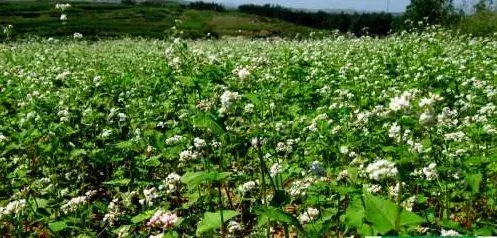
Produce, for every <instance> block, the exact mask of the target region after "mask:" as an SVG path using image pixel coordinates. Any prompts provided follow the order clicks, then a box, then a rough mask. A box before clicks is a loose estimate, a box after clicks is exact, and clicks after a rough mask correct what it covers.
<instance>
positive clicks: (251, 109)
mask: <svg viewBox="0 0 497 238" xmlns="http://www.w3.org/2000/svg"><path fill="white" fill-rule="evenodd" d="M254 107H255V106H254V104H252V103H249V104H247V105H245V113H252V112H254Z"/></svg>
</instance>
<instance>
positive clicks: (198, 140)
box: [193, 137, 207, 149]
mask: <svg viewBox="0 0 497 238" xmlns="http://www.w3.org/2000/svg"><path fill="white" fill-rule="evenodd" d="M193 145H194V146H195V148H197V149H201V148H204V147H206V146H207V142H205V140H204V139H201V138H198V137H195V139H193Z"/></svg>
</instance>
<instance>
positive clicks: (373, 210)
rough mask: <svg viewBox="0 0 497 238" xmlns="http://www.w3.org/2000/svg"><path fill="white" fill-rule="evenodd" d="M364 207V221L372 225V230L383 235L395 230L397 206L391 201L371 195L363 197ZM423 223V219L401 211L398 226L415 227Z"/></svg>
mask: <svg viewBox="0 0 497 238" xmlns="http://www.w3.org/2000/svg"><path fill="white" fill-rule="evenodd" d="M364 205H365V211H366V219H367V220H368V221H370V222H371V223H373V228H374V229H375V230H377V231H378V232H380V233H381V234H385V233H387V232H389V231H391V230H393V229H395V219H396V217H397V205H396V204H395V203H393V202H391V201H388V200H385V199H382V198H379V197H375V196H373V195H371V194H365V195H364ZM422 222H423V219H422V218H421V217H419V216H418V215H416V214H415V213H412V212H409V211H406V210H404V209H402V210H401V213H400V225H401V226H409V225H417V224H420V223H422Z"/></svg>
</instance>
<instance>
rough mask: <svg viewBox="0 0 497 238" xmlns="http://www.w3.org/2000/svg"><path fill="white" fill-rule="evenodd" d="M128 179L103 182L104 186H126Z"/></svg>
mask: <svg viewBox="0 0 497 238" xmlns="http://www.w3.org/2000/svg"><path fill="white" fill-rule="evenodd" d="M129 181H131V180H130V179H114V180H111V181H107V182H103V183H102V184H105V185H115V186H126V185H128V184H129Z"/></svg>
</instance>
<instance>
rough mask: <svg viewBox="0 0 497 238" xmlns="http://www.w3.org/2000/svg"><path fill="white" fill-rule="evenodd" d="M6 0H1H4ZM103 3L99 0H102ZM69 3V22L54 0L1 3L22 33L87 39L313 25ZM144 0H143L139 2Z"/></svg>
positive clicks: (5, 19)
mask: <svg viewBox="0 0 497 238" xmlns="http://www.w3.org/2000/svg"><path fill="white" fill-rule="evenodd" d="M0 1H1V0H0ZM97 1H98V2H97ZM97 1H94V0H88V1H81V0H78V1H64V2H70V3H71V5H72V7H71V8H69V9H68V10H67V12H66V13H65V14H66V15H67V18H68V20H67V22H66V23H65V24H63V22H61V20H60V14H61V13H60V12H58V11H57V10H56V9H55V8H54V6H55V2H51V1H50V2H49V1H21V2H19V1H8V2H6V1H3V2H0V16H2V17H0V25H7V24H11V25H14V29H15V31H16V32H17V33H18V34H21V35H22V34H35V35H39V36H45V37H52V36H72V34H73V33H74V32H80V33H82V34H83V35H85V36H87V37H92V38H101V37H118V36H123V35H130V36H143V37H154V38H164V37H168V35H170V34H172V33H171V30H170V29H171V28H172V27H173V26H175V25H176V23H175V20H177V19H179V20H181V23H180V24H177V29H178V31H182V32H183V36H184V37H187V38H204V37H206V35H207V34H209V33H210V35H211V36H214V37H216V36H248V37H266V36H284V37H293V36H295V35H297V34H308V33H310V32H311V31H312V29H311V28H309V27H305V26H299V25H296V24H292V23H288V22H285V21H282V20H277V19H271V18H268V17H261V16H255V15H251V14H245V13H239V12H236V11H222V12H216V11H209V10H194V9H189V8H187V7H185V6H184V5H182V3H184V2H182V1H162V0H159V2H157V0H154V1H155V2H156V4H135V5H126V4H120V2H121V0H97ZM139 1H142V2H144V1H143V0H139Z"/></svg>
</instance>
